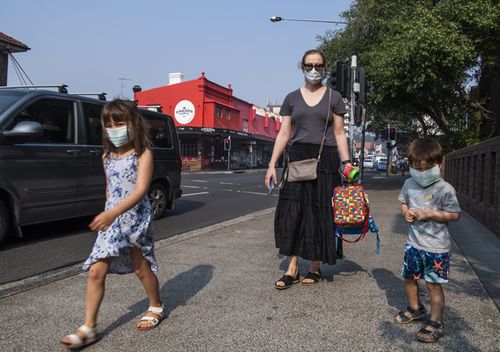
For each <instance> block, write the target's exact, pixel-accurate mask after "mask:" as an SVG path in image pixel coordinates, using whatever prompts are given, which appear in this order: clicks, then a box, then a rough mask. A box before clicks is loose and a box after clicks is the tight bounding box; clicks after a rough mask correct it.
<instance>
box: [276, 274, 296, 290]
mask: <svg viewBox="0 0 500 352" xmlns="http://www.w3.org/2000/svg"><path fill="white" fill-rule="evenodd" d="M299 281H300V274H299V273H297V276H296V277H293V276H290V275H283V276H282V277H280V278H279V279H278V280H277V281H276V282H275V283H274V288H276V289H278V290H284V289H287V288H290V287H291V286H292V285H293V284H296V283H298V282H299ZM278 282H283V283H284V285H283V286H278V285H277V284H278Z"/></svg>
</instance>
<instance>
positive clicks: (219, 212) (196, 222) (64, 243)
mask: <svg viewBox="0 0 500 352" xmlns="http://www.w3.org/2000/svg"><path fill="white" fill-rule="evenodd" d="M264 176H265V171H264V170H248V171H246V172H244V173H241V172H239V173H232V172H231V173H226V172H220V173H187V174H183V175H182V189H183V197H182V198H180V199H179V200H178V201H177V203H176V208H175V209H174V210H172V211H168V212H167V215H166V216H165V217H164V218H162V219H159V220H157V221H155V222H154V230H155V234H156V239H158V240H159V239H164V238H168V237H171V236H174V235H177V234H179V233H184V232H187V231H191V230H194V229H198V228H201V227H204V226H208V225H211V224H215V223H218V222H221V221H224V220H228V219H232V218H235V217H238V216H242V215H245V214H248V213H251V212H254V211H257V210H261V209H266V208H269V207H272V206H275V205H276V202H277V194H273V195H272V196H268V195H267V193H266V191H265V189H264ZM91 220H92V217H84V218H78V219H73V220H65V221H59V222H52V223H47V224H41V225H34V226H27V227H25V228H24V229H23V231H24V234H25V238H23V239H14V238H13V239H10V240H9V242H8V243H7V245H5V246H3V247H2V248H1V249H0V284H4V283H7V282H13V281H16V280H20V279H23V278H27V277H31V276H33V275H39V274H42V273H44V272H48V271H50V270H55V269H58V268H64V267H66V266H68V265H73V264H76V263H80V262H81V261H84V260H85V259H86V258H87V256H88V254H89V253H90V250H91V248H92V245H93V244H94V241H95V238H96V234H95V233H92V232H90V231H89V229H88V224H89V223H90V222H91Z"/></svg>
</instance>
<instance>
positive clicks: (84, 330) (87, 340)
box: [60, 324, 97, 350]
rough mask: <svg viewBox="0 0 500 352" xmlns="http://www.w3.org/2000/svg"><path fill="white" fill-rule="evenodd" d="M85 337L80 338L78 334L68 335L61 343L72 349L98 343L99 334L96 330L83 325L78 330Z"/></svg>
mask: <svg viewBox="0 0 500 352" xmlns="http://www.w3.org/2000/svg"><path fill="white" fill-rule="evenodd" d="M77 331H78V332H80V333H81V334H82V335H83V336H84V337H83V338H82V337H80V336H78V335H77V334H71V335H66V336H65V337H64V338H63V339H62V340H61V341H60V343H61V344H62V345H63V346H64V347H66V348H68V349H70V350H73V349H77V348H82V347H85V346H88V345H90V344H93V343H94V342H96V341H97V334H96V332H95V328H91V327H88V326H87V325H85V324H84V325H82V326H80V327H79V328H78V329H77Z"/></svg>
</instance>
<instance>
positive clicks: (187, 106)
mask: <svg viewBox="0 0 500 352" xmlns="http://www.w3.org/2000/svg"><path fill="white" fill-rule="evenodd" d="M194 113H195V109H194V105H193V103H191V102H190V101H189V100H181V101H180V102H178V103H177V105H176V106H175V110H174V117H175V119H176V120H177V122H178V123H180V124H181V125H187V124H188V123H190V122H191V121H193V119H194Z"/></svg>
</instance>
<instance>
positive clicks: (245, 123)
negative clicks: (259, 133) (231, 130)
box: [242, 120, 248, 132]
mask: <svg viewBox="0 0 500 352" xmlns="http://www.w3.org/2000/svg"><path fill="white" fill-rule="evenodd" d="M242 130H243V132H248V120H243V129H242Z"/></svg>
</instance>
